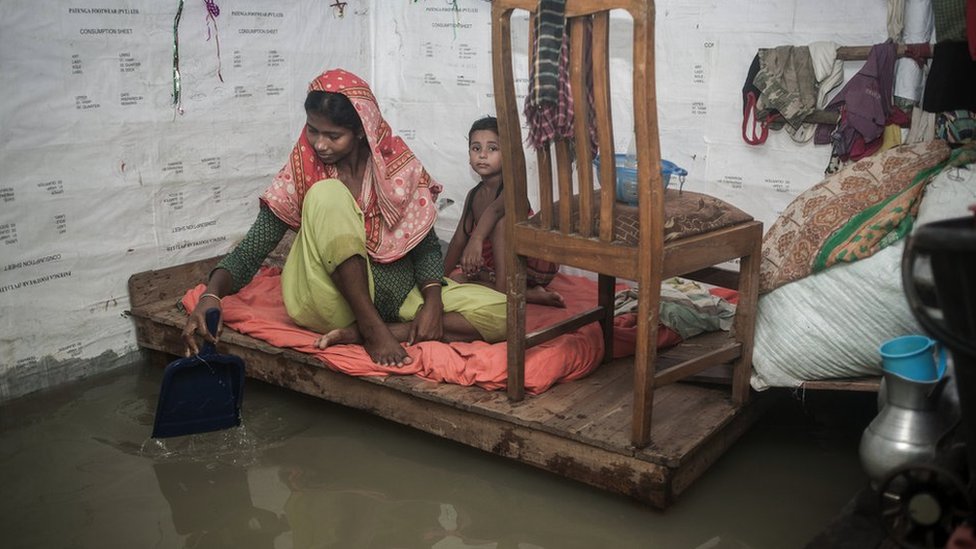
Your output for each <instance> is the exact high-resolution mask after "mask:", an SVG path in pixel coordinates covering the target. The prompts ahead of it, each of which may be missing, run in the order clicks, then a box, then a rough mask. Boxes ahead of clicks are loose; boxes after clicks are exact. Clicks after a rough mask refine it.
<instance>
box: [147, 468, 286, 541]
mask: <svg viewBox="0 0 976 549" xmlns="http://www.w3.org/2000/svg"><path fill="white" fill-rule="evenodd" d="M153 471H154V472H155V474H156V481H157V482H158V483H159V491H160V492H161V493H162V495H163V497H164V498H166V502H167V503H169V508H170V515H171V517H172V520H173V527H174V528H175V529H176V533H178V534H180V535H181V536H185V537H184V540H183V547H185V548H195V547H214V548H218V547H228V548H231V547H233V548H241V549H265V548H273V547H274V546H275V544H274V539H275V538H276V537H277V536H278V535H279V534H281V533H282V532H284V531H286V530H287V529H288V522H287V521H286V520H285V518H284V516H282V515H278V514H276V513H275V512H274V511H271V510H269V509H261V508H259V507H256V506H255V505H254V503H253V502H252V500H251V490H250V487H249V485H248V480H247V471H246V470H245V469H243V468H241V467H238V466H235V465H229V464H225V463H219V462H212V463H199V462H161V463H154V464H153Z"/></svg>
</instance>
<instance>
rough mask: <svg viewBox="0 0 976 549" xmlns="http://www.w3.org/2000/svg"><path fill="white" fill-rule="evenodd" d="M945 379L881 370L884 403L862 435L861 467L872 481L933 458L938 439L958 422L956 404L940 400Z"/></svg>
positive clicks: (947, 378)
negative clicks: (906, 466)
mask: <svg viewBox="0 0 976 549" xmlns="http://www.w3.org/2000/svg"><path fill="white" fill-rule="evenodd" d="M948 380H949V377H947V376H940V378H939V379H937V380H935V381H928V382H923V381H915V380H911V379H908V378H906V377H902V376H899V375H897V374H895V373H892V372H887V371H886V372H885V373H884V391H883V393H884V398H885V402H884V406H883V407H882V408H881V411H880V412H879V413H878V415H877V416H876V417H875V418H874V419H873V420H872V421H871V423H870V424H869V425H868V426H867V428H866V429H865V430H864V433H863V434H862V435H861V447H860V456H861V466H862V467H863V468H864V471H865V472H866V473H867V475H868V477H869V478H870V479H871V482H872V484H874V485H877V484H878V483H880V482H881V481H882V480H883V479H885V478H886V477H887V476H888V474H889V473H890V472H891V471H893V470H894V469H896V468H898V467H901V466H903V465H907V464H909V463H916V462H923V463H931V462H932V461H934V460H935V458H936V455H937V452H938V447H939V442H940V441H941V440H942V439H943V437H944V436H945V435H946V434H948V433H949V432H950V431H951V430H952V428H953V427H954V426H955V424H956V422H958V421H959V409H958V406H954V405H951V404H950V405H949V406H947V405H946V404H947V402H946V401H944V399H943V397H944V396H946V397H947V396H948V395H944V393H945V391H946V387H947V386H948V385H949V384H948ZM953 404H954V403H953Z"/></svg>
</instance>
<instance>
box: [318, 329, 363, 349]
mask: <svg viewBox="0 0 976 549" xmlns="http://www.w3.org/2000/svg"><path fill="white" fill-rule="evenodd" d="M362 342H363V339H362V337H360V335H359V330H358V329H357V328H356V326H355V324H354V325H352V326H348V327H346V328H339V329H336V330H332V331H331V332H327V333H326V334H324V335H323V336H322V337H320V338H318V339H316V340H315V346H316V347H318V348H319V349H325V348H326V347H329V346H330V345H341V344H343V343H362Z"/></svg>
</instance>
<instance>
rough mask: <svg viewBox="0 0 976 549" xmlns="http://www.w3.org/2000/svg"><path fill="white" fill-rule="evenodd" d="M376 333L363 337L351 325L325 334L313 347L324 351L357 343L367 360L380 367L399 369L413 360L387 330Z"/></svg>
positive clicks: (355, 327) (357, 329) (356, 328)
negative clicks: (363, 349)
mask: <svg viewBox="0 0 976 549" xmlns="http://www.w3.org/2000/svg"><path fill="white" fill-rule="evenodd" d="M384 328H386V327H384ZM399 331H402V330H398V332H399ZM376 332H377V333H376V334H370V337H366V336H363V335H362V334H361V333H360V332H359V328H358V327H357V326H356V325H355V324H353V325H352V326H348V327H346V328H338V329H336V330H332V331H330V332H327V333H326V334H325V335H323V336H321V337H319V338H318V339H317V340H315V346H316V347H318V348H319V349H326V348H328V347H329V346H331V345H342V344H346V343H353V344H355V343H359V344H362V346H363V348H365V349H366V354H368V355H369V358H371V359H373V362H375V363H377V364H380V365H382V366H396V367H400V366H404V365H406V364H410V363H411V362H413V359H412V358H410V355H408V354H407V351H406V350H405V349H404V348H403V346H401V345H400V343H399V341H398V340H397V338H396V336H395V335H394V334H393V333H392V332H391V331H390V329H389V328H386V329H381V330H376ZM377 336H378V337H377Z"/></svg>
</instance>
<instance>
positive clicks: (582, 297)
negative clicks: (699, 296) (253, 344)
mask: <svg viewBox="0 0 976 549" xmlns="http://www.w3.org/2000/svg"><path fill="white" fill-rule="evenodd" d="M280 275H281V271H280V269H277V268H270V267H263V268H262V269H261V271H259V272H258V274H257V275H256V276H255V277H254V279H253V280H252V281H251V283H250V284H248V285H247V286H245V287H244V288H243V289H242V290H241V291H240V292H238V293H236V294H233V295H229V296H227V297H225V298H224V299H223V320H224V324H225V325H226V326H227V327H229V328H231V329H233V330H235V331H237V332H240V333H242V334H247V335H249V336H251V337H254V338H257V339H260V340H263V341H265V342H267V343H269V344H271V345H274V346H275V347H283V348H290V349H294V350H297V351H300V352H303V353H308V354H312V355H315V356H316V357H317V358H319V359H320V360H321V361H322V362H323V363H324V364H325V365H326V366H327V367H329V368H331V369H333V370H336V371H339V372H343V373H346V374H349V375H353V376H385V375H390V374H393V375H417V376H420V377H422V378H425V379H429V380H431V381H438V382H447V383H455V384H458V385H477V386H479V387H482V388H484V389H488V390H498V389H504V388H505V382H506V379H507V377H508V374H507V372H506V368H505V362H506V350H507V347H506V345H507V343H505V342H501V343H495V344H491V343H486V342H484V341H475V342H471V343H450V344H447V343H441V342H436V341H425V342H422V343H418V344H416V345H411V346H408V347H407V352H408V353H409V354H410V356H411V357H412V358H413V362H412V363H411V364H409V365H406V366H404V367H402V368H394V367H391V366H380V365H378V364H375V363H373V361H372V360H370V358H369V355H367V354H366V351H365V349H363V347H362V346H361V345H335V346H332V347H329V348H328V349H324V350H323V349H317V348H316V347H315V341H316V339H317V338H318V334H316V333H314V332H311V331H308V330H306V329H304V328H301V327H299V326H297V325H296V324H295V323H294V322H292V320H291V319H290V318H289V317H288V313H286V312H285V306H284V304H283V303H282V300H281V276H280ZM549 289H551V290H553V291H556V292H559V293H560V294H561V295H562V296H563V299H564V300H565V301H566V308H565V309H557V308H555V307H546V306H543V305H534V304H528V305H527V306H526V324H527V327H528V331H532V330H534V329H537V328H539V327H542V326H545V325H548V324H551V323H553V322H554V321H556V320H558V319H562V318H567V317H569V316H572V315H574V314H577V313H579V312H582V311H584V310H586V309H587V308H589V307H592V305H593V303H595V302H596V295H597V288H596V282H595V281H592V280H589V279H587V278H584V277H577V276H570V275H566V274H562V273H560V274H558V275H556V278H555V279H554V280H553V281H552V283H551V284H550V285H549ZM204 291H205V286H204V285H203V284H200V285H199V286H197V287H195V288H193V289H191V290H188V291H187V292H186V294H185V295H184V296H183V305H184V306H185V307H186V309H187V310H188V311H192V310H193V309H194V307H196V304H197V301H198V300H199V299H200V295H201V294H203V292H204ZM614 326H615V330H614V357H615V358H617V357H622V356H628V355H631V354H633V353H634V348H635V341H636V339H635V338H636V322H635V320H634V315H633V314H630V315H621V316H619V317H617V318H616V319H615V321H614ZM680 341H681V338H680V337H679V336H678V335H677V333H675V332H674V331H672V330H670V329H668V328H665V327H664V326H661V327H660V328H659V329H658V347H659V348H664V347H670V346H672V345H675V344H677V343H680ZM602 355H603V338H602V336H601V334H600V327H599V325H598V324H596V323H593V324H589V325H587V326H584V327H582V328H580V329H579V330H576V331H575V332H573V333H569V334H564V335H562V336H559V337H557V338H555V339H552V340H550V341H547V342H545V343H542V344H540V345H537V346H535V347H532V348H531V349H529V350H528V351H527V352H526V357H525V390H526V391H527V392H528V393H530V394H538V393H541V392H543V391H545V390H546V389H549V388H550V387H552V386H553V385H555V384H556V383H561V382H564V381H571V380H574V379H580V378H582V377H585V376H586V375H588V374H589V373H591V372H592V371H593V370H595V369H596V367H597V366H599V364H600V357H601V356H602Z"/></svg>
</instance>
